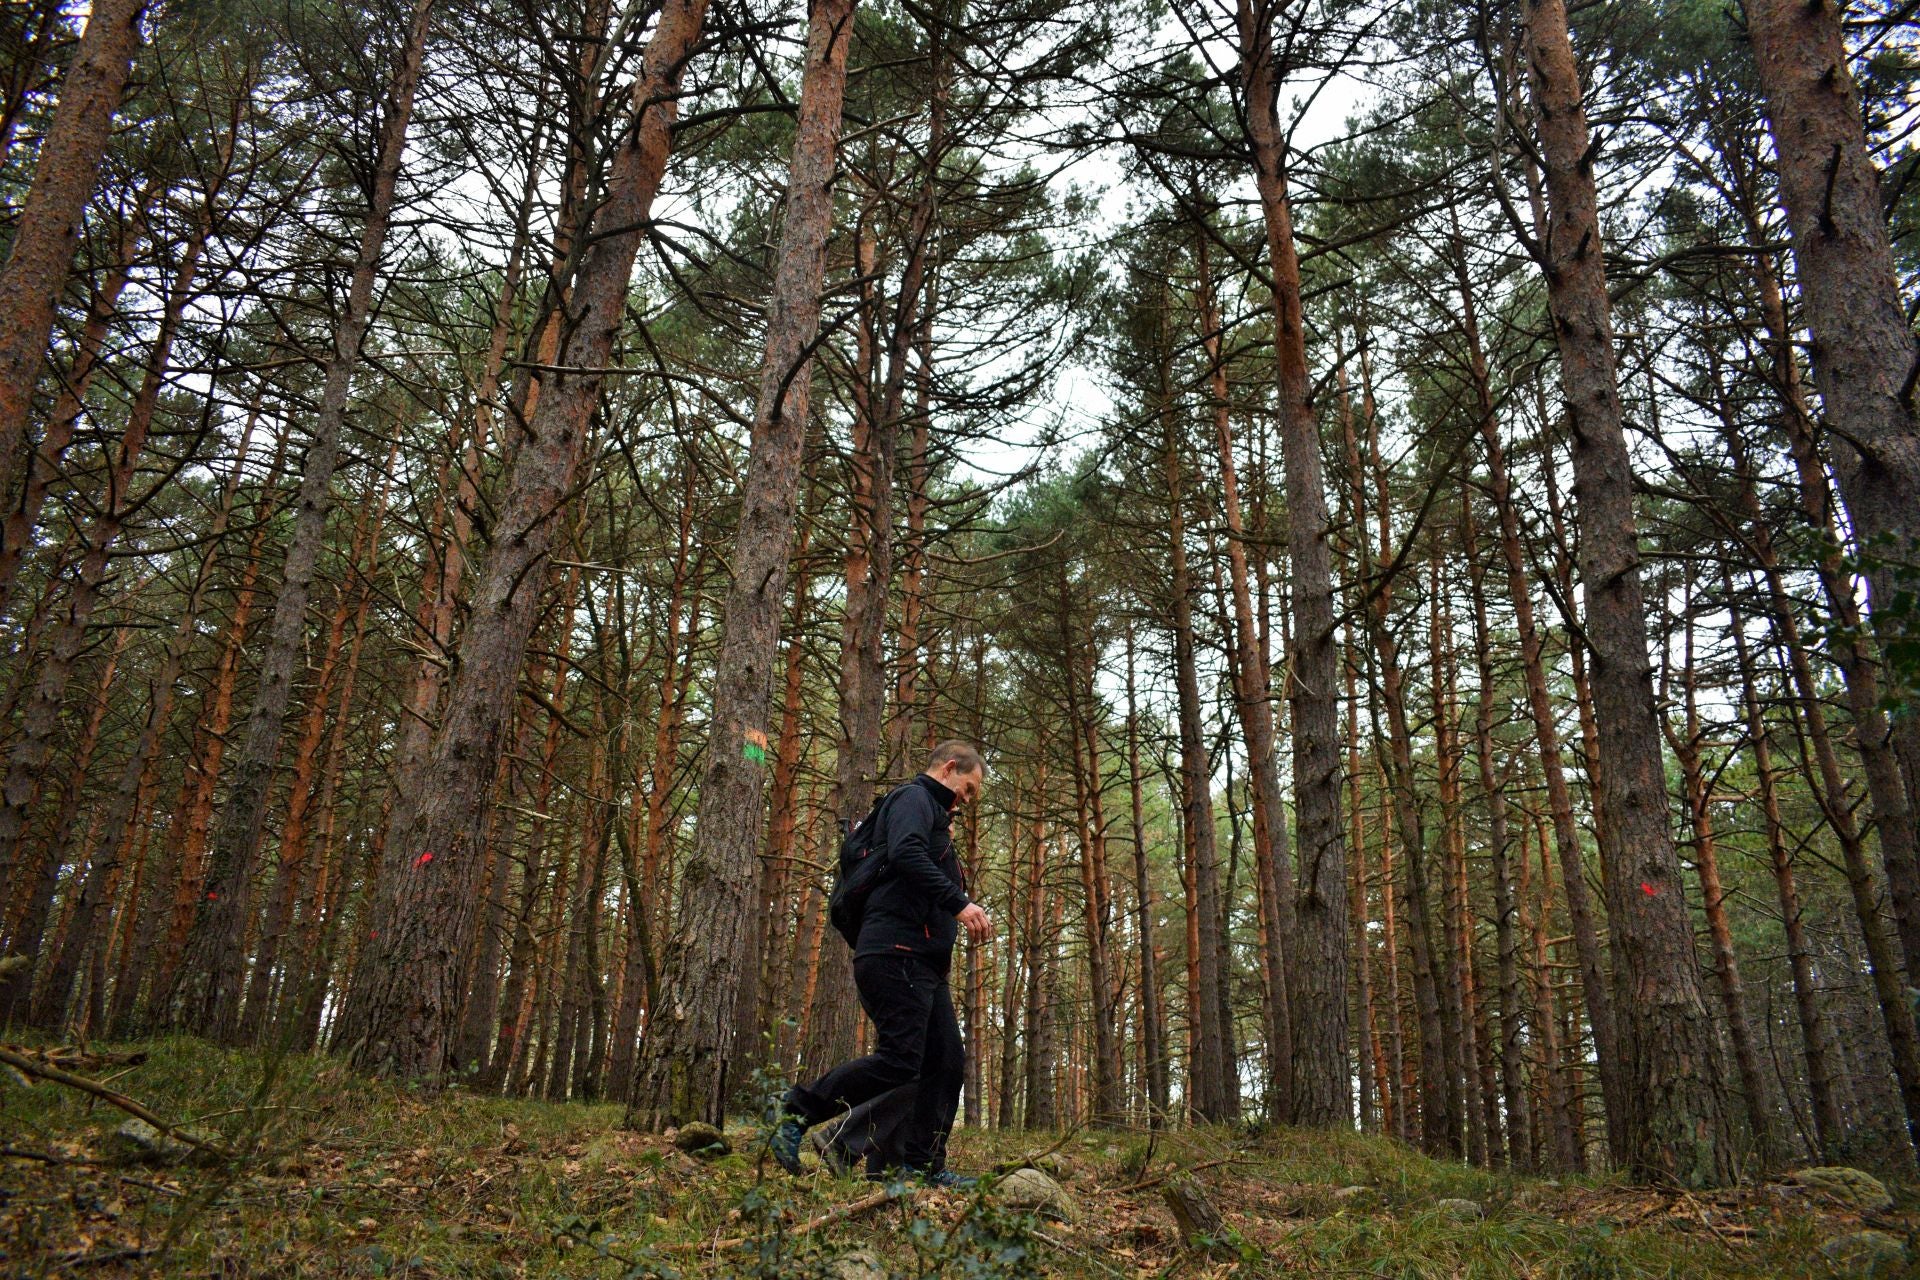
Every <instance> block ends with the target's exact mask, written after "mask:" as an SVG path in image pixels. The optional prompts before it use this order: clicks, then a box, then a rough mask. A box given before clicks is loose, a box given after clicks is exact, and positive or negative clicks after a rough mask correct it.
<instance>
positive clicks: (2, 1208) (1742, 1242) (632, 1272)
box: [0, 1040, 1920, 1280]
mask: <svg viewBox="0 0 1920 1280" xmlns="http://www.w3.org/2000/svg"><path fill="white" fill-rule="evenodd" d="M115 1048H116V1049H118V1050H126V1049H129V1048H140V1049H144V1050H146V1051H147V1052H148V1057H147V1059H146V1060H145V1061H144V1063H142V1064H141V1065H139V1066H136V1067H132V1068H131V1069H126V1068H120V1067H114V1066H109V1065H104V1064H102V1065H100V1066H99V1067H98V1068H97V1069H95V1070H91V1071H82V1072H81V1074H86V1075H91V1076H94V1077H96V1078H98V1077H103V1076H107V1075H111V1074H113V1073H114V1072H115V1071H119V1070H124V1071H125V1074H124V1075H121V1076H120V1077H119V1078H118V1079H116V1080H115V1081H114V1087H115V1088H117V1089H119V1090H122V1091H123V1092H125V1093H126V1094H128V1095H131V1096H132V1097H134V1098H137V1099H138V1100H139V1101H141V1102H142V1103H145V1104H146V1105H147V1106H148V1107H150V1108H151V1109H152V1110H153V1111H154V1112H156V1113H158V1114H159V1115H160V1116H161V1117H162V1118H164V1119H167V1120H170V1121H173V1122H175V1123H189V1122H191V1123H195V1124H198V1125H202V1126H204V1127H205V1128H206V1129H208V1130H210V1131H212V1132H213V1133H214V1134H217V1135H218V1137H219V1141H221V1142H222V1143H223V1144H224V1145H226V1146H228V1147H231V1148H233V1149H235V1150H237V1151H240V1152H242V1153H243V1154H242V1156H241V1158H239V1159H237V1160H233V1161H229V1162H226V1163H224V1164H220V1165H216V1166H213V1167H194V1166H191V1165H186V1164H172V1165H165V1166H161V1167H148V1166H142V1165H129V1164H124V1163H114V1162H111V1161H113V1160H114V1159H115V1157H114V1156H113V1152H114V1148H115V1143H114V1141H113V1139H112V1136H111V1135H112V1134H113V1132H114V1130H115V1129H116V1128H117V1127H119V1126H120V1124H121V1123H122V1122H123V1120H124V1119H125V1118H126V1117H125V1116H124V1115H123V1114H122V1113H121V1112H120V1111H118V1110H116V1109H114V1108H113V1107H111V1106H108V1105H107V1104H105V1103H102V1102H99V1101H97V1100H92V1099H89V1098H88V1097H87V1096H85V1095H84V1094H81V1093H78V1092H76V1091H73V1090H71V1089H68V1088H64V1087H60V1086H56V1085H53V1084H48V1083H44V1082H42V1083H38V1084H35V1085H33V1086H32V1087H27V1086H26V1085H25V1084H23V1083H22V1081H21V1080H20V1079H17V1078H0V1147H3V1148H4V1152H5V1153H4V1154H3V1155H0V1276H4V1277H9V1278H10V1277H14V1276H55V1275H60V1276H66V1275H85V1276H119V1275H181V1276H189V1275H190V1276H221V1277H246V1276H275V1277H280V1276H314V1277H335V1276H340V1277H360V1276H410V1277H420V1278H422V1280H424V1278H428V1277H443V1276H474V1277H521V1276H526V1277H549V1276H553V1277H559V1276H566V1277H603V1278H607V1280H614V1278H624V1277H633V1278H634V1280H639V1278H640V1277H649V1276H669V1275H684V1276H707V1275H714V1276H782V1277H787V1276H794V1277H801V1276H840V1277H845V1280H870V1278H873V1280H877V1272H875V1271H867V1272H861V1271H859V1270H858V1269H856V1268H852V1267H850V1266H848V1265H847V1264H846V1263H845V1261H844V1255H845V1254H847V1253H848V1252H849V1251H853V1250H859V1249H867V1250H872V1251H873V1252H874V1253H875V1254H876V1255H877V1257H878V1258H879V1259H880V1260H881V1261H882V1262H883V1263H884V1265H885V1267H886V1268H887V1270H889V1271H890V1272H891V1273H893V1274H894V1275H898V1276H927V1275H951V1276H982V1277H985V1276H996V1275H999V1276H1014V1275H1048V1276H1068V1277H1111V1276H1121V1277H1127V1278H1128V1280H1133V1278H1134V1277H1153V1276H1174V1275H1179V1276H1184V1277H1193V1276H1203V1275H1215V1276H1226V1275H1241V1276H1279V1275H1288V1276H1293V1275H1307V1276H1328V1277H1335V1276H1340V1277H1346V1276H1377V1277H1385V1278H1390V1280H1398V1278H1400V1277H1408V1278H1415V1277H1422V1278H1424V1277H1455V1276H1460V1277H1483V1276H1484V1277H1497V1276H1527V1277H1546V1278H1554V1280H1559V1278H1566V1280H1574V1278H1576V1277H1577V1278H1592V1280H1603V1278H1611V1277H1621V1278H1625V1277H1636V1278H1637V1277H1682V1278H1684V1280H1712V1278H1716V1277H1752V1276H1782V1277H1830V1276H1833V1275H1836V1274H1845V1273H1844V1272H1836V1271H1835V1270H1834V1269H1833V1267H1832V1266H1831V1265H1830V1264H1829V1263H1828V1262H1827V1261H1826V1260H1825V1259H1824V1258H1823V1257H1822V1256H1821V1254H1820V1252H1819V1248H1820V1245H1821V1244H1822V1243H1824V1242H1825V1241H1827V1240H1829V1239H1831V1238H1832V1237H1834V1236H1836V1235H1840V1234H1844V1233H1846V1232H1849V1231H1854V1230H1858V1229H1859V1228H1860V1226H1861V1221H1860V1219H1859V1217H1858V1216H1857V1215H1851V1214H1848V1213H1846V1212H1844V1211H1842V1210H1841V1209H1839V1208H1838V1207H1837V1206H1832V1205H1826V1204H1822V1203H1819V1202H1818V1201H1817V1200H1815V1199H1814V1198H1812V1197H1809V1196H1807V1195H1804V1194H1788V1193H1786V1192H1784V1191H1783V1189H1781V1188H1778V1187H1767V1186H1759V1187H1749V1188H1745V1189H1742V1190H1740V1191H1738V1192H1730V1193H1723V1194H1716V1195H1709V1196H1687V1195H1684V1194H1668V1193H1663V1192H1654V1191H1647V1190H1645V1189H1639V1188H1629V1187H1625V1186H1622V1185H1619V1184H1616V1183H1611V1182H1606V1181H1594V1180H1577V1181H1576V1180H1567V1181H1561V1182H1554V1181H1547V1180H1541V1179H1530V1178H1524V1177H1518V1176H1509V1175H1502V1174H1495V1173H1486V1172H1481V1171H1477V1170H1474V1169H1470V1168H1467V1167H1465V1166H1462V1165H1456V1164H1448V1163H1442V1162H1437V1161H1432V1160H1428V1159H1426V1158H1424V1157H1421V1156H1418V1155H1415V1154H1413V1153H1411V1152H1409V1151H1407V1150H1405V1149H1404V1148H1401V1147H1399V1146H1397V1145H1395V1144H1393V1143H1391V1142H1387V1141H1384V1140H1379V1139H1372V1138H1364V1137H1359V1136H1355V1135H1317V1134H1306V1133H1299V1132H1292V1131H1286V1132H1277V1133H1268V1134H1264V1135H1260V1136H1248V1135H1241V1134H1234V1133H1230V1132H1227V1131H1224V1130H1193V1131H1183V1132H1180V1133H1176V1134H1171V1135H1161V1136H1160V1137H1159V1138H1158V1139H1157V1140H1156V1141H1153V1142H1151V1143H1149V1140H1148V1138H1147V1137H1146V1136H1145V1135H1141V1134H1130V1133H1098V1134H1088V1133H1082V1134H1076V1135H1073V1136H1072V1137H1070V1138H1068V1139H1067V1140H1066V1142H1065V1143H1064V1144H1063V1145H1062V1146H1061V1148H1060V1150H1059V1152H1058V1153H1057V1154H1056V1157H1055V1159H1058V1158H1059V1157H1065V1158H1066V1160H1067V1162H1068V1163H1067V1166H1066V1168H1065V1169H1064V1170H1063V1176H1062V1181H1063V1182H1064V1183H1065V1185H1066V1186H1067V1188H1068V1189H1069V1190H1070V1192H1071V1193H1072V1194H1073V1196H1074V1197H1075V1198H1076V1200H1077V1201H1078V1203H1079V1207H1080V1213H1079V1215H1078V1216H1077V1218H1076V1219H1075V1220H1073V1221H1071V1222H1060V1221H1055V1220H1052V1219H1050V1218H1045V1219H1038V1220H1036V1219H1034V1218H1031V1217H1024V1216H1021V1215H1017V1214H1013V1213H1010V1212H1008V1211H1005V1210H1003V1209H1000V1208H998V1207H996V1206H994V1205H993V1204H992V1203H991V1202H990V1201H989V1200H988V1199H986V1198H984V1197H972V1198H969V1197H964V1196H953V1195H948V1194H946V1193H939V1192H921V1193H919V1194H918V1195H916V1196H912V1197H907V1198H901V1199H898V1200H894V1201H890V1202H888V1203H886V1204H882V1205H878V1206H873V1207H868V1208H865V1209H862V1210H861V1211H860V1212H858V1213H855V1214H852V1215H849V1216H846V1217H843V1218H839V1219H836V1220H834V1221H832V1222H829V1223H827V1224H826V1225H824V1226H820V1227H817V1228H815V1229H813V1230H811V1231H805V1230H801V1229H800V1228H802V1227H804V1226H805V1224H807V1223H808V1222H809V1221H810V1220H812V1219H814V1218H817V1217H819V1216H820V1215H823V1214H826V1213H829V1212H830V1211H832V1210H834V1209H836V1208H841V1207H845V1206H848V1205H852V1204H856V1203H858V1202H860V1201H861V1200H862V1198H863V1197H867V1196H869V1193H870V1191H871V1187H870V1186H869V1184H866V1183H862V1182H852V1181H839V1180H835V1179H833V1178H831V1177H829V1176H827V1175H825V1174H821V1175H818V1176H814V1177H809V1178H804V1179H798V1180H796V1179H790V1178H787V1177H785V1176H784V1175H782V1174H781V1173H780V1172H779V1170H778V1169H776V1168H774V1167H773V1166H772V1164H771V1162H768V1161H763V1160H761V1159H759V1158H758V1157H759V1149H758V1144H757V1143H756V1142H755V1141H754V1138H755V1136H756V1133H755V1131H754V1130H753V1129H752V1128H751V1127H750V1126H747V1125H742V1126H740V1127H739V1128H737V1129H733V1130H730V1131H729V1137H730V1138H731V1139H732V1140H733V1143H734V1146H735V1153H734V1154H732V1155H728V1156H725V1157H723V1158H720V1159H717V1160H700V1159H696V1158H694V1157H691V1156H688V1155H686V1154H683V1153H682V1152H680V1151H678V1150H676V1149H675V1148H674V1147H673V1146H672V1145H671V1144H670V1143H668V1142H666V1141H665V1140H663V1139H661V1138H656V1137H648V1136H641V1135H636V1134H630V1133H624V1132H622V1131H621V1130H620V1128H619V1120H620V1112H619V1110H618V1108H615V1107H611V1106H582V1105H559V1104H549V1103H538V1102H508V1101H503V1100H500V1099H497V1098H482V1097H476V1096H472V1095H469V1094H463V1093H460V1092H458V1091H454V1092H451V1093H447V1094H442V1095H440V1096H437V1097H436V1096H423V1095H420V1094H417V1093H414V1092H412V1091H409V1090H407V1089H405V1088H399V1087H394V1086H391V1085H386V1084H379V1083H371V1082H368V1081H364V1080H360V1079H356V1078H354V1077H352V1076H350V1075H348V1074H346V1073H345V1072H344V1071H342V1070H341V1069H340V1067H339V1066H338V1064H337V1063H334V1062H332V1061H330V1060H327V1059H324V1058H288V1059H282V1060H277V1061H275V1060H268V1059H264V1058H262V1057H260V1056H258V1055H242V1054H230V1053H222V1052H218V1051H215V1050H212V1049H210V1048H208V1047H206V1046H204V1045H201V1044H198V1043H195V1042H192V1041H186V1040H165V1041H156V1042H152V1043H150V1044H146V1045H141V1046H115ZM76 1070H78V1068H76ZM1050 1145H1052V1139H1051V1138H1041V1137H1039V1136H1037V1135H1005V1134H998V1133H978V1132H962V1133H961V1134H959V1135H957V1138H956V1143H955V1160H954V1163H955V1165H956V1166H957V1167H960V1168H965V1169H980V1168H985V1167H988V1166H991V1165H994V1164H996V1163H999V1162H1005V1161H1013V1160H1018V1159H1020V1158H1021V1157H1023V1156H1033V1155H1038V1154H1039V1153H1041V1152H1044V1151H1045V1150H1046V1149H1047V1148H1048V1147H1049V1146H1050ZM1195 1166H1204V1167H1202V1168H1199V1169H1198V1170H1197V1172H1196V1174H1195V1176H1197V1177H1198V1178H1199V1179H1200V1181H1201V1182H1202V1183H1203V1184H1204V1185H1205V1186H1206V1188H1207V1189H1208V1190H1209V1192H1210V1194H1211V1195H1212V1197H1213V1198H1214V1200H1215V1201H1216V1202H1217V1204H1218V1205H1219V1207H1220V1208H1221V1209H1222V1210H1223V1212H1224V1215H1225V1219H1226V1223H1227V1230H1226V1231H1225V1232H1224V1233H1223V1238H1222V1239H1221V1241H1220V1242H1219V1243H1218V1245H1217V1246H1216V1247H1215V1248H1213V1249H1212V1250H1210V1251H1206V1252H1198V1253H1196V1252H1192V1251H1189V1250H1185V1249H1183V1248H1182V1247H1181V1241H1180V1240H1179V1238H1178V1231H1177V1229H1176V1227H1175V1225H1174V1220H1173V1218H1172V1216H1171V1214H1170V1213H1169V1211H1168V1209H1167V1207H1166V1205H1165V1204H1164V1203H1163V1202H1162V1200H1161V1185H1163V1184H1162V1182H1161V1179H1162V1178H1163V1177H1164V1176H1165V1175H1168V1174H1170V1173H1172V1172H1174V1171H1175V1170H1176V1169H1179V1168H1192V1167H1195ZM1142 1184H1149V1185H1142ZM1356 1186H1357V1187H1365V1188H1367V1191H1366V1192H1365V1193H1364V1194H1361V1193H1348V1194H1347V1195H1346V1196H1345V1197H1342V1196H1339V1195H1337V1194H1336V1193H1337V1192H1338V1191H1339V1190H1340V1189H1341V1188H1346V1187H1356ZM1897 1194H1899V1195H1900V1197H1901V1205H1900V1208H1899V1209H1898V1210H1896V1211H1895V1212H1893V1213H1891V1214H1888V1215H1884V1216H1882V1217H1879V1218H1876V1219H1874V1220H1873V1221H1872V1222H1871V1223H1870V1224H1869V1225H1874V1226H1878V1227H1879V1228H1881V1229H1883V1230H1888V1231H1890V1232H1892V1233H1894V1234H1896V1235H1904V1236H1906V1237H1907V1238H1908V1239H1909V1241H1910V1242H1912V1241H1913V1239H1914V1232H1915V1229H1916V1227H1920V1214H1916V1212H1915V1209H1916V1203H1915V1199H1914V1196H1913V1194H1912V1189H1911V1188H1908V1189H1905V1190H1902V1191H1899V1192H1897ZM1450 1197H1458V1198H1465V1199H1471V1200H1474V1201H1476V1202H1478V1203H1479V1204H1480V1205H1481V1206H1483V1207H1484V1209H1485V1211H1486V1216H1485V1217H1484V1219H1481V1220H1474V1221H1457V1220H1455V1219H1454V1218H1452V1217H1450V1216H1448V1215H1447V1214H1446V1213H1444V1212H1441V1211H1439V1210H1437V1209H1436V1207H1435V1206H1436V1205H1437V1203H1438V1202H1439V1201H1441V1200H1443V1199H1447V1198H1450ZM729 1240H743V1241H745V1243H744V1244H742V1245H736V1246H733V1247H720V1248H716V1247H715V1242H724V1241H729ZM1916 1256H1920V1255H1916ZM836 1259H838V1260H839V1261H836ZM1881 1274H1885V1273H1884V1271H1883V1272H1882V1273H1881Z"/></svg>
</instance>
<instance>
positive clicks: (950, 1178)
mask: <svg viewBox="0 0 1920 1280" xmlns="http://www.w3.org/2000/svg"><path fill="white" fill-rule="evenodd" d="M920 1181H922V1182H924V1183H925V1184H926V1185H928V1186H929V1187H939V1188H940V1189H941V1190H943V1191H971V1190H973V1189H974V1188H975V1187H977V1186H979V1185H980V1179H978V1178H969V1177H967V1176H966V1175H965V1174H963V1173H955V1172H954V1171H953V1170H951V1169H936V1170H935V1171H934V1172H932V1173H922V1174H920Z"/></svg>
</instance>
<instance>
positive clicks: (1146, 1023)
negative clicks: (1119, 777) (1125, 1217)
mask: <svg viewBox="0 0 1920 1280" xmlns="http://www.w3.org/2000/svg"><path fill="white" fill-rule="evenodd" d="M1127 792H1128V797H1129V801H1130V806H1129V811H1130V813H1131V815H1132V819H1133V886H1134V890H1133V905H1134V922H1135V923H1134V928H1135V931H1136V932H1137V933H1138V934H1139V937H1138V939H1137V943H1138V945H1139V948H1140V1040H1141V1053H1142V1054H1143V1061H1144V1063H1145V1068H1146V1069H1145V1072H1144V1074H1145V1076H1146V1094H1147V1108H1148V1109H1147V1123H1148V1126H1149V1127H1151V1128H1158V1127H1159V1126H1161V1125H1162V1124H1165V1123H1166V1120H1167V1108H1168V1106H1169V1105H1170V1102H1169V1099H1170V1096H1171V1095H1170V1093H1169V1090H1168V1082H1167V1047H1166V1034H1167V1031H1166V1028H1167V1014H1166V1008H1165V1006H1164V1005H1163V1004H1162V1002H1161V997H1160V975H1159V959H1158V956H1157V953H1156V952H1155V949H1154V944H1153V937H1154V927H1153V903H1154V898H1153V880H1152V877H1151V876H1150V875H1149V874H1148V868H1147V833H1146V822H1145V819H1144V814H1145V810H1146V806H1145V803H1144V800H1143V797H1142V788H1141V776H1140V720H1139V713H1138V711H1137V709H1136V707H1135V690H1134V663H1133V624H1132V622H1131V621H1129V622H1128V624H1127Z"/></svg>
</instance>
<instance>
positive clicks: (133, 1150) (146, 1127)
mask: <svg viewBox="0 0 1920 1280" xmlns="http://www.w3.org/2000/svg"><path fill="white" fill-rule="evenodd" d="M180 1132H181V1133H182V1134H185V1135H187V1136H188V1137H191V1138H193V1139H194V1140H195V1141H197V1142H206V1143H217V1142H218V1141H219V1139H218V1138H217V1137H216V1136H215V1135H214V1134H211V1133H207V1132H206V1131H204V1130H200V1129H181V1130H180ZM113 1149H114V1155H115V1156H116V1157H117V1158H119V1159H120V1160H123V1161H125V1162H126V1163H128V1164H156V1165H165V1164H184V1163H189V1162H191V1163H195V1164H211V1163H216V1162H217V1160H218V1157H216V1156H213V1155H211V1154H210V1153H208V1152H206V1151H203V1150H201V1149H200V1148H199V1147H196V1146H194V1145H193V1143H192V1142H182V1141H181V1140H180V1139H179V1138H176V1137H174V1136H173V1135H172V1134H167V1133H162V1132H160V1130H158V1129H156V1128H154V1127H153V1126H152V1125H150V1124H148V1123H147V1122H146V1121H145V1120H137V1119H136V1120H129V1121H127V1122H126V1123H125V1124H123V1125H121V1126H120V1127H119V1128H118V1129H115V1130H114V1131H113Z"/></svg>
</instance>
